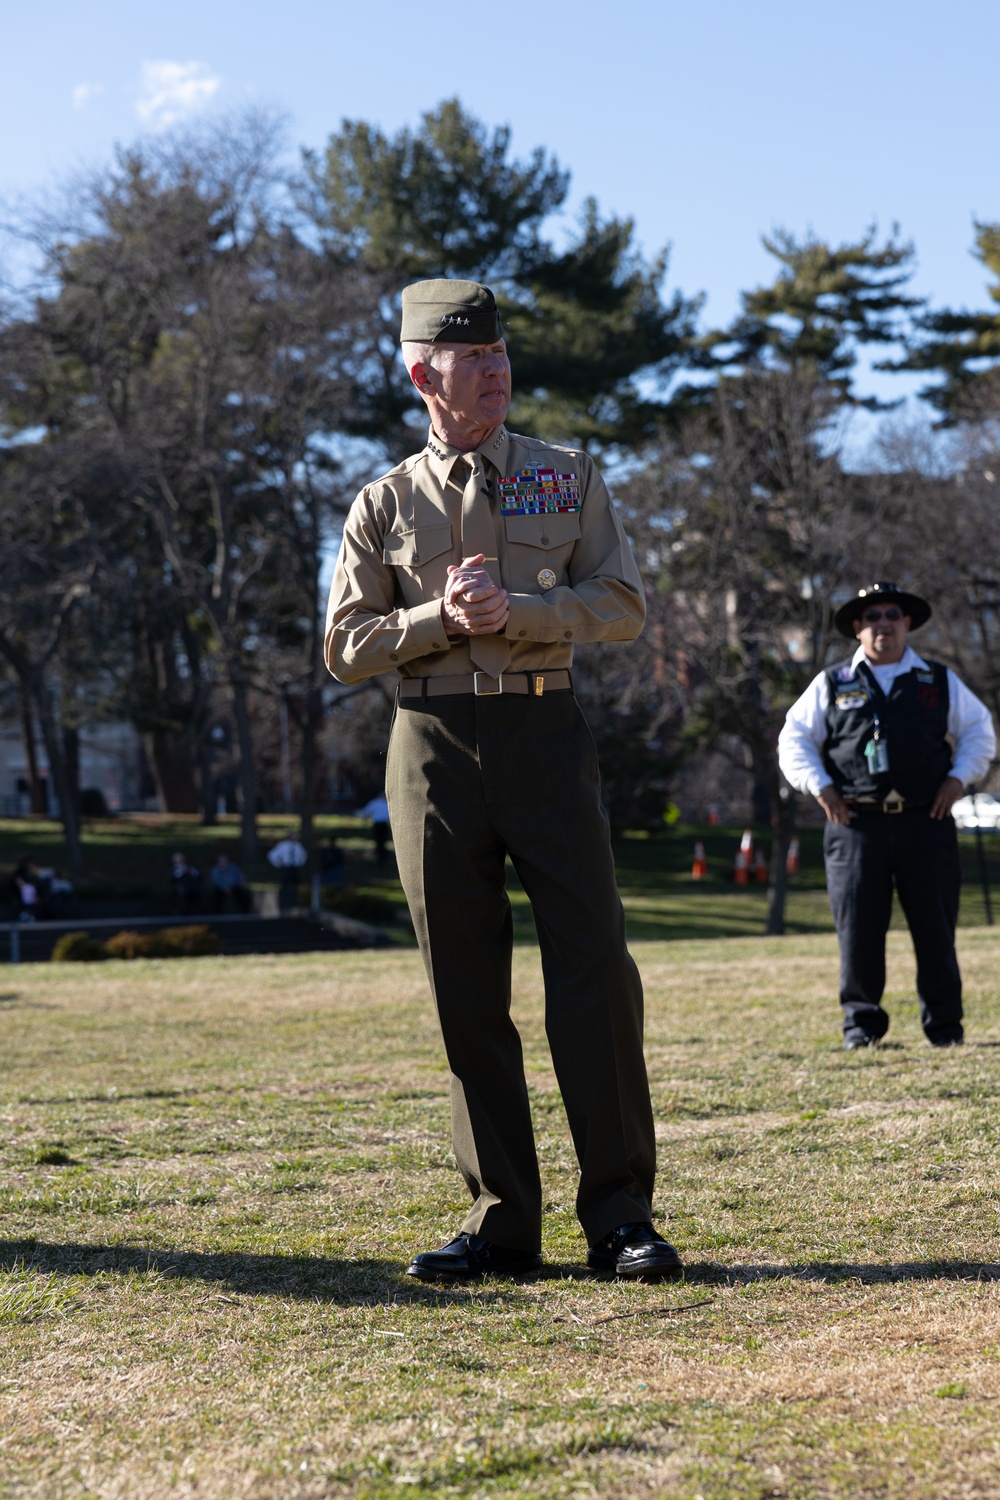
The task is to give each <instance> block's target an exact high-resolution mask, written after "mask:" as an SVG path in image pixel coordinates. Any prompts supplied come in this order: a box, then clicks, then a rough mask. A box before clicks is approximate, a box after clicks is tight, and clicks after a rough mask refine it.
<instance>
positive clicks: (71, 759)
mask: <svg viewBox="0 0 1000 1500" xmlns="http://www.w3.org/2000/svg"><path fill="white" fill-rule="evenodd" d="M62 741H63V754H64V756H65V759H66V780H67V782H68V784H69V794H70V797H71V798H72V801H73V807H74V809H75V810H76V815H77V818H79V816H80V731H79V729H70V728H68V727H67V726H66V725H64V726H63V732H62ZM61 800H62V799H61V798H60V801H61Z"/></svg>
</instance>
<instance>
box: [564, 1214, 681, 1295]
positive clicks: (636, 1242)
mask: <svg viewBox="0 0 1000 1500" xmlns="http://www.w3.org/2000/svg"><path fill="white" fill-rule="evenodd" d="M587 1265H588V1266H589V1267H590V1269H591V1270H592V1271H610V1272H611V1273H612V1274H613V1275H615V1276H624V1277H626V1278H627V1279H628V1280H629V1281H663V1280H666V1279H669V1278H673V1277H676V1276H679V1275H680V1274H681V1270H682V1267H681V1261H680V1256H679V1255H678V1254H677V1251H676V1250H675V1249H674V1247H673V1245H668V1244H667V1242H666V1240H665V1239H664V1238H663V1236H662V1234H657V1232H656V1230H655V1229H654V1228H653V1226H652V1224H621V1225H619V1227H618V1228H617V1229H613V1230H612V1231H611V1233H610V1234H609V1235H606V1236H605V1237H604V1239H603V1240H599V1241H598V1243H597V1244H596V1245H594V1246H593V1247H592V1249H591V1251H590V1254H589V1255H588V1256H587Z"/></svg>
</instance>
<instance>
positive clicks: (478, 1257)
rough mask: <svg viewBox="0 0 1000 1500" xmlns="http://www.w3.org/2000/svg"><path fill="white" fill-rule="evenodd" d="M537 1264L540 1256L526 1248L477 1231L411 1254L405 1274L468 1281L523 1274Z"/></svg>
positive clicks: (538, 1264)
mask: <svg viewBox="0 0 1000 1500" xmlns="http://www.w3.org/2000/svg"><path fill="white" fill-rule="evenodd" d="M541 1265H542V1257H541V1256H540V1255H535V1254H533V1253H532V1252H531V1251H530V1250H508V1249H507V1247H506V1245H492V1244H490V1241H489V1240H484V1239H482V1238H481V1236H480V1235H478V1234H460V1235H459V1236H458V1238H457V1239H455V1240H451V1241H449V1243H448V1244H447V1245H442V1246H441V1249H440V1250H425V1251H424V1253H423V1254H422V1255H415V1256H414V1257H413V1259H412V1260H411V1261H410V1264H409V1265H408V1266H407V1268H406V1274H407V1276H414V1277H416V1279H417V1281H472V1280H474V1279H475V1278H476V1277H477V1276H524V1275H526V1274H527V1273H528V1272H529V1271H538V1270H541Z"/></svg>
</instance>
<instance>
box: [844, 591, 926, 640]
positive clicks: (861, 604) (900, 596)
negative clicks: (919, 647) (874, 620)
mask: <svg viewBox="0 0 1000 1500" xmlns="http://www.w3.org/2000/svg"><path fill="white" fill-rule="evenodd" d="M873 604H898V605H899V607H900V609H901V610H902V611H903V614H904V615H909V617H910V629H911V630H917V629H919V627H920V626H921V625H926V624H927V621H928V620H929V619H930V617H931V607H930V605H929V604H928V603H927V600H926V599H921V598H920V595H919V594H908V593H907V592H906V590H905V589H901V588H900V586H899V584H898V583H888V582H887V581H886V580H885V579H884V578H883V579H882V580H881V582H879V583H870V584H869V585H868V587H867V588H865V589H858V592H857V594H856V595H855V597H854V598H853V599H848V601H847V603H846V604H842V605H841V606H840V608H839V609H838V610H837V612H836V614H835V615H834V617H833V623H834V625H836V627H837V629H838V630H839V631H840V633H841V635H846V636H847V638H848V640H850V641H853V640H854V639H855V632H854V621H855V620H860V619H861V615H862V612H863V611H864V610H866V609H868V608H870V606H871V605H873Z"/></svg>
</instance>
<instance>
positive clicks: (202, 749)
mask: <svg viewBox="0 0 1000 1500" xmlns="http://www.w3.org/2000/svg"><path fill="white" fill-rule="evenodd" d="M214 748H215V747H214V746H213V744H212V742H211V741H210V740H209V738H208V735H207V734H205V733H202V734H201V736H200V737H199V740H198V767H199V769H200V771H201V826H202V828H214V827H215V825H216V823H217V822H218V798H217V796H216V792H215V774H214V772H213V770H212V759H213V751H214Z"/></svg>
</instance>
